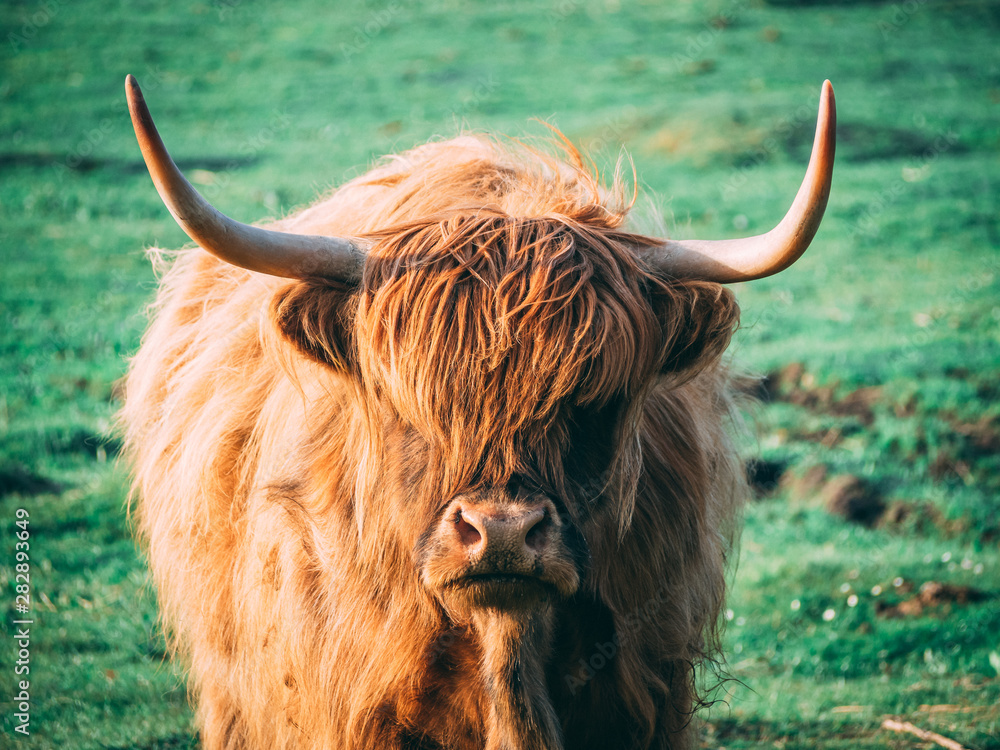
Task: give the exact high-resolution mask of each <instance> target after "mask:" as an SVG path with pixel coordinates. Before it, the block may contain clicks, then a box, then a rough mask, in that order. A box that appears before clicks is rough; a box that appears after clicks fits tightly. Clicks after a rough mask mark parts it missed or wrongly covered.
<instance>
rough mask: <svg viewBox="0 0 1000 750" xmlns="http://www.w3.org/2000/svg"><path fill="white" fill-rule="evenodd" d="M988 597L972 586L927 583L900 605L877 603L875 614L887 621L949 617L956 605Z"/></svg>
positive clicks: (935, 582) (936, 582)
mask: <svg viewBox="0 0 1000 750" xmlns="http://www.w3.org/2000/svg"><path fill="white" fill-rule="evenodd" d="M987 598H988V597H987V595H986V594H984V593H983V592H982V591H979V590H977V589H974V588H972V587H971V586H957V585H954V584H950V583H939V582H938V581H927V582H926V583H925V584H923V585H922V586H921V587H920V591H919V592H918V593H917V595H916V596H914V597H911V598H909V599H904V600H903V601H901V602H899V603H898V604H894V605H893V604H889V603H888V602H876V604H875V614H876V615H878V616H879V617H884V618H886V619H900V618H903V617H920V616H922V615H924V614H939V615H949V614H951V611H952V608H953V607H954V606H955V605H958V606H963V605H966V604H972V603H974V602H980V601H984V600H985V599H987Z"/></svg>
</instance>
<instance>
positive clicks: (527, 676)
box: [473, 610, 562, 750]
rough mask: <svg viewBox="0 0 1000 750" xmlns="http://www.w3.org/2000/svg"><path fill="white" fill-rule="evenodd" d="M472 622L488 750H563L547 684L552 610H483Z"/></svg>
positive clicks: (560, 734)
mask: <svg viewBox="0 0 1000 750" xmlns="http://www.w3.org/2000/svg"><path fill="white" fill-rule="evenodd" d="M473 622H474V626H475V630H476V633H477V635H478V636H479V642H480V647H481V649H482V654H483V659H482V667H481V669H482V680H483V687H484V689H485V691H486V698H487V701H488V705H489V715H488V721H487V727H486V729H487V736H486V750H561V748H562V733H561V731H560V729H559V721H558V719H557V717H556V713H555V710H554V709H553V707H552V702H551V700H550V699H549V691H548V687H547V685H546V682H545V664H546V663H547V662H548V660H549V658H550V652H551V643H552V634H553V629H554V627H553V625H554V623H553V613H552V612H551V610H544V611H542V612H538V613H535V614H533V615H531V616H530V617H528V616H524V617H520V618H515V617H511V616H510V615H505V614H499V613H493V612H490V611H488V610H487V611H485V612H482V613H479V614H477V615H475V616H474V618H473Z"/></svg>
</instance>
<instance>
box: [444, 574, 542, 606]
mask: <svg viewBox="0 0 1000 750" xmlns="http://www.w3.org/2000/svg"><path fill="white" fill-rule="evenodd" d="M443 588H444V593H445V595H446V596H453V597H455V598H457V599H459V600H461V601H462V602H463V603H465V604H467V605H470V606H472V607H489V608H496V609H505V610H507V609H509V610H522V609H529V608H534V607H537V606H538V605H539V604H540V603H542V602H545V601H547V600H549V599H551V598H554V597H556V596H558V590H557V589H556V587H555V586H554V585H553V584H552V583H550V582H548V581H545V580H542V579H541V578H538V577H536V576H533V575H525V574H521V573H473V574H470V575H465V576H461V577H459V578H455V579H453V580H451V581H449V582H448V583H447V584H446V585H445V586H444V587H443Z"/></svg>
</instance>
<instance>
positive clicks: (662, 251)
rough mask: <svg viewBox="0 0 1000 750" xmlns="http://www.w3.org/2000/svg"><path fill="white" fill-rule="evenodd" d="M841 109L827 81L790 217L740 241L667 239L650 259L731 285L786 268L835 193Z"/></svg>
mask: <svg viewBox="0 0 1000 750" xmlns="http://www.w3.org/2000/svg"><path fill="white" fill-rule="evenodd" d="M836 129H837V109H836V103H835V102H834V98H833V86H832V85H831V84H830V82H829V81H824V83H823V90H822V93H821V94H820V98H819V119H818V121H817V123H816V138H815V140H814V141H813V149H812V156H811V157H810V158H809V167H808V168H807V169H806V176H805V179H803V180H802V185H801V187H799V192H798V193H797V194H796V196H795V200H794V201H793V202H792V207H791V208H790V209H788V213H787V214H785V218H784V219H782V220H781V223H780V224H778V226H776V227H775V228H774V229H772V230H771V231H770V232H768V233H767V234H759V235H757V236H756V237H747V238H745V239H738V240H678V241H672V240H667V241H666V242H664V244H663V245H659V246H656V247H653V248H651V249H650V251H649V253H648V255H647V256H646V258H647V260H648V261H649V262H650V263H651V264H652V265H654V266H656V267H657V268H659V269H660V270H662V271H664V272H665V273H668V274H670V275H671V276H676V277H681V278H691V279H703V280H705V281H717V282H719V283H720V284H729V283H732V282H735V281H751V280H753V279H762V278H764V277H765V276H771V275H773V274H776V273H778V272H779V271H784V270H785V269H786V268H788V267H789V266H790V265H792V263H794V262H795V261H797V260H798V259H799V256H801V255H802V253H804V252H805V250H806V248H807V247H809V243H810V242H811V241H812V238H813V236H814V235H815V234H816V230H817V229H819V223H820V221H821V220H822V218H823V211H824V210H825V209H826V202H827V199H828V198H829V197H830V183H831V181H832V179H833V155H834V150H835V148H836V142H837V141H836Z"/></svg>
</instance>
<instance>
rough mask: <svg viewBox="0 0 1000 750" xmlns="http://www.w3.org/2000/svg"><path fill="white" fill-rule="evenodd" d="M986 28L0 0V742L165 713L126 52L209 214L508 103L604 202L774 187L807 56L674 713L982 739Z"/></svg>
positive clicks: (511, 126)
mask: <svg viewBox="0 0 1000 750" xmlns="http://www.w3.org/2000/svg"><path fill="white" fill-rule="evenodd" d="M334 5H338V6H343V7H333V6H334ZM998 39H1000V3H997V2H990V1H986V0H981V1H976V0H965V1H964V2H936V1H933V0H927V1H924V0H908V2H906V3H898V4H882V3H871V2H858V1H857V0H855V1H854V2H847V1H846V0H845V2H842V3H840V4H837V5H825V4H821V3H807V2H801V3H800V2H790V1H787V0H786V1H783V2H777V1H772V2H770V3H765V2H762V1H760V0H753V1H751V0H721V1H719V2H711V1H707V2H701V1H697V2H696V1H694V0H691V1H688V2H682V1H679V0H678V1H677V2H652V1H651V0H647V1H646V2H633V3H629V2H620V1H619V0H604V1H603V2H585V1H584V0H558V1H557V2H552V3H547V2H535V1H534V0H532V1H530V2H529V1H528V0H521V1H520V2H512V3H504V4H495V3H489V2H474V3H460V2H457V0H436V1H429V2H423V3H412V2H407V1H406V0H388V2H381V1H379V2H374V3H350V4H349V3H337V4H323V3H319V2H300V3H294V4H293V3H288V4H281V3H272V2H266V1H265V0H215V1H214V2H213V1H212V0H203V1H201V2H186V1H185V2H180V3H173V4H168V3H153V2H142V1H139V2H134V3H128V4H122V5H119V4H117V3H99V2H95V1H90V0H82V1H80V2H73V3H71V2H68V0H42V1H41V2H35V1H34V0H30V1H28V2H20V1H17V0H9V1H8V2H5V3H3V5H2V6H0V313H2V327H0V535H2V539H3V542H2V544H0V550H2V552H0V554H2V558H0V581H2V582H3V585H4V586H3V589H4V596H3V599H2V601H0V612H2V613H3V624H2V626H0V627H2V628H3V632H2V634H0V639H2V645H0V714H2V726H3V732H4V734H3V737H2V739H0V745H2V746H3V747H38V748H49V747H59V748H80V749H85V748H181V747H190V746H194V745H195V744H196V740H195V739H194V735H193V732H192V728H191V713H190V710H189V708H188V707H187V703H186V696H185V690H184V687H183V681H182V678H181V676H180V673H179V671H178V670H177V668H176V667H175V666H173V665H172V664H171V663H170V662H169V660H168V659H167V658H166V656H165V654H164V650H163V641H162V637H161V635H160V633H159V631H158V630H157V626H156V614H155V610H156V605H155V597H154V595H153V592H152V591H151V590H150V588H149V586H148V584H147V578H146V573H145V570H144V565H143V561H142V558H141V555H140V554H139V553H138V552H137V551H136V548H135V545H134V543H133V542H132V539H131V534H130V529H129V524H128V521H127V518H126V514H125V511H124V503H125V494H126V489H125V487H126V483H127V482H126V478H125V475H124V471H123V470H122V469H121V468H119V467H116V464H115V460H114V458H115V453H116V446H117V441H116V438H115V437H114V436H113V434H112V431H111V423H112V416H113V414H114V412H115V410H116V409H117V408H118V406H119V403H118V400H117V391H116V386H115V384H116V381H117V380H118V379H119V378H120V376H121V375H122V373H123V371H124V368H125V361H126V358H127V357H128V355H129V354H130V353H131V352H133V351H135V349H136V347H137V344H138V340H139V337H140V335H141V332H142V330H143V328H144V324H145V317H144V306H145V305H146V304H147V303H148V301H149V300H150V296H151V294H152V291H153V289H154V287H155V279H154V277H153V274H152V271H151V269H150V266H149V264H148V262H147V261H146V259H145V258H144V255H143V248H144V247H146V246H149V245H152V244H154V243H155V244H159V245H161V246H165V247H176V246H180V245H182V244H183V243H184V242H185V241H186V238H185V237H184V235H183V234H182V233H181V232H180V230H179V229H177V227H176V226H175V225H174V223H173V221H172V220H171V219H170V217H169V215H168V214H167V212H166V211H165V210H164V208H163V207H162V204H161V203H160V201H159V198H158V197H157V196H156V194H155V192H154V190H153V189H152V186H151V184H150V181H149V178H148V176H147V175H146V172H145V169H144V168H143V166H142V164H141V161H140V157H139V153H138V149H137V147H136V144H135V139H134V137H133V135H132V132H131V127H130V125H129V123H128V118H127V114H126V108H125V103H124V94H123V81H124V77H125V74H126V73H133V74H134V75H136V76H137V78H138V80H139V82H140V83H141V84H142V85H143V88H144V91H145V93H146V96H147V100H148V101H149V102H150V106H151V108H152V110H153V113H154V115H155V116H156V117H157V121H158V124H159V125H160V129H161V132H162V133H163V134H164V138H165V140H166V141H167V143H168V145H169V146H170V148H171V150H172V151H173V153H174V156H175V158H177V159H178V161H179V163H180V165H181V167H182V168H183V169H185V170H187V172H188V174H189V175H190V176H191V177H192V179H193V180H194V181H195V182H196V183H198V185H199V187H201V188H202V189H203V191H204V192H205V193H206V194H207V195H208V196H209V197H210V199H212V200H213V201H214V202H215V203H216V205H218V206H219V208H220V209H221V210H223V211H225V212H227V213H229V214H230V215H233V216H235V217H238V218H241V219H243V220H247V221H255V220H258V219H262V218H265V217H268V216H280V215H282V214H285V213H287V212H289V211H291V210H293V209H295V208H296V207H300V206H303V205H305V204H307V203H308V202H310V201H311V200H312V199H313V198H314V197H315V196H317V195H318V194H319V193H321V192H322V191H324V190H326V189H327V188H329V187H330V186H332V185H335V184H338V183H340V182H342V181H343V180H345V179H347V178H348V177H350V176H353V175H355V174H357V173H359V172H360V171H361V170H363V169H365V167H366V166H367V165H368V164H369V163H370V162H371V160H372V159H373V158H374V157H376V156H378V155H381V154H384V153H389V152H392V151H396V150H399V149H403V148H406V147H409V146H411V145H414V144H417V143H420V142H422V141H424V140H426V139H427V138H429V137H431V136H434V135H450V134H454V133H455V132H457V131H458V130H459V129H460V128H462V127H469V128H476V129H488V130H491V131H497V132H503V133H508V134H511V135H516V136H521V137H531V138H534V137H544V136H545V135H546V133H547V131H546V130H545V129H544V128H543V127H542V126H540V125H538V124H537V123H532V122H531V118H541V119H543V120H545V121H547V122H551V123H553V124H555V125H557V126H558V127H559V128H561V129H562V130H563V131H564V132H566V134H567V135H568V136H569V137H570V138H571V139H573V140H574V141H575V142H576V143H577V144H579V145H581V146H582V147H584V148H585V149H588V150H590V151H591V152H592V153H593V155H594V157H595V158H596V160H597V162H598V163H599V164H601V165H604V166H605V167H610V166H611V165H613V163H614V160H615V159H616V158H617V156H618V153H619V149H620V147H621V146H622V145H624V146H625V147H626V148H627V149H628V151H629V153H630V154H631V155H632V156H633V157H634V160H635V163H636V165H637V169H638V174H639V180H640V189H641V195H642V197H641V199H640V203H639V206H638V207H637V209H636V216H637V223H638V224H639V226H640V227H642V226H647V227H655V226H656V220H655V218H651V217H653V216H655V215H656V214H662V216H663V217H664V221H665V226H666V229H667V231H668V232H669V233H670V235H671V236H674V237H688V236H695V235H697V236H702V237H725V236H734V235H737V234H749V233H756V232H758V231H761V230H764V229H766V228H768V226H769V224H771V223H773V222H775V221H776V220H777V219H778V218H779V217H780V216H781V214H782V212H783V211H784V209H785V207H786V206H787V204H788V203H789V201H790V199H791V197H792V195H793V194H794V191H795V188H796V186H797V185H798V181H799V179H800V178H801V174H802V171H803V169H804V165H805V160H806V158H807V154H808V148H809V144H810V142H811V133H812V128H813V124H814V117H815V104H816V97H817V95H818V92H819V86H820V84H821V82H822V81H823V79H824V78H830V79H831V80H832V81H833V83H834V86H835V88H836V92H837V99H838V104H839V123H840V125H839V142H838V156H837V168H836V174H835V179H834V189H833V195H832V198H831V201H830V206H829V209H828V212H827V219H826V220H825V222H824V225H823V227H822V229H821V230H820V233H819V235H818V237H817V239H816V241H815V243H814V245H813V247H812V248H811V249H810V251H809V252H808V253H807V255H806V256H805V257H804V258H803V259H802V261H801V262H800V263H798V264H797V265H796V266H795V267H794V268H793V269H791V270H789V271H788V272H786V273H783V274H781V275H779V276H777V277H774V278H772V279H768V280H764V281H760V282H756V283H753V284H745V285H739V286H738V287H737V289H736V291H737V293H738V295H739V297H740V300H741V303H742V306H743V310H744V317H743V321H744V322H743V328H742V330H741V332H740V333H739V334H738V335H737V338H736V341H735V343H734V347H733V354H734V356H735V358H736V360H737V362H739V363H740V364H741V365H742V366H743V367H745V368H748V369H750V370H752V371H754V372H757V373H759V374H761V375H768V377H767V378H766V380H765V381H764V383H763V385H762V386H761V388H760V393H759V395H760V396H761V397H762V399H763V400H762V402H761V403H760V404H759V405H758V406H757V407H756V408H754V410H753V411H752V414H751V417H752V422H753V424H754V425H755V427H756V430H755V433H756V438H755V440H753V441H752V444H750V445H748V446H747V447H748V453H755V454H758V455H759V456H760V458H759V461H758V462H757V463H756V464H755V477H756V480H757V484H758V494H759V498H758V499H757V501H755V502H754V503H753V504H752V505H751V506H750V507H749V509H748V512H747V528H746V533H745V535H744V539H743V544H742V554H741V560H740V563H739V567H738V569H737V570H736V571H735V574H734V583H733V593H732V598H731V602H730V607H731V611H730V612H729V613H728V614H729V619H730V622H729V624H728V629H727V637H726V642H727V653H728V659H729V666H728V674H729V675H730V676H731V677H732V678H734V679H733V680H731V681H728V682H725V683H723V685H722V686H721V687H720V688H719V689H718V690H717V691H716V694H715V695H716V698H717V699H719V701H720V702H719V703H718V704H716V705H715V706H714V707H713V708H712V709H711V710H710V711H709V712H707V713H706V714H705V719H706V725H705V734H704V742H705V746H706V747H727V748H752V747H778V748H786V749H790V748H816V747H823V748H890V747H891V748H905V747H927V746H929V745H926V744H922V743H921V741H920V740H918V739H916V738H915V737H912V736H909V735H902V734H897V733H893V732H890V731H888V730H885V729H882V728H880V726H881V722H882V720H883V719H885V718H887V717H898V718H901V719H903V720H905V721H910V722H912V723H914V724H915V725H917V726H920V727H922V728H924V729H929V730H933V731H936V732H939V733H940V734H942V735H946V736H948V737H950V738H952V739H954V740H956V741H958V742H960V743H961V744H962V745H964V746H965V747H968V748H975V749H976V750H989V749H992V750H996V749H998V748H1000V398H998V397H1000V220H998V217H1000V205H998V204H1000V55H998V53H997V40H998ZM650 231H655V230H653V229H650ZM19 508H23V509H26V510H27V511H28V512H29V513H30V517H29V526H28V528H29V530H30V560H31V586H32V605H31V611H30V616H31V617H32V618H33V619H34V624H33V625H32V628H31V642H30V650H31V661H30V669H31V672H30V681H31V695H32V699H33V708H32V712H31V724H30V729H31V736H30V738H23V737H21V736H20V735H18V734H15V733H14V727H15V723H16V722H15V719H14V714H15V703H14V700H13V697H14V696H15V695H16V690H15V683H14V669H15V659H16V649H15V648H14V632H15V626H13V625H12V624H11V623H12V621H13V620H14V619H17V617H18V615H17V613H16V612H15V610H14V594H15V588H14V586H15V581H14V575H15V570H14V564H15V542H16V541H17V539H16V537H15V533H16V532H17V531H19V530H21V529H19V527H18V526H17V525H16V521H17V518H16V511H17V509H19ZM706 680H708V681H711V680H712V676H711V675H708V676H706Z"/></svg>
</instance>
